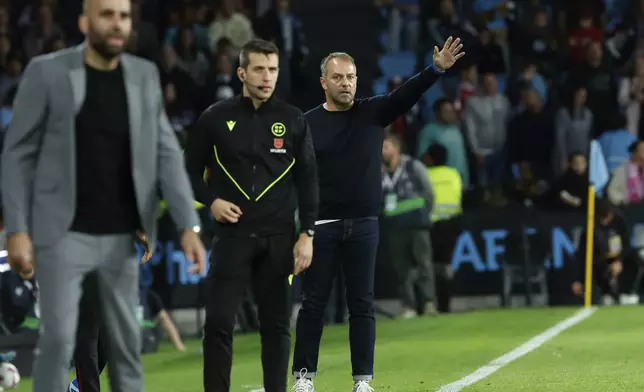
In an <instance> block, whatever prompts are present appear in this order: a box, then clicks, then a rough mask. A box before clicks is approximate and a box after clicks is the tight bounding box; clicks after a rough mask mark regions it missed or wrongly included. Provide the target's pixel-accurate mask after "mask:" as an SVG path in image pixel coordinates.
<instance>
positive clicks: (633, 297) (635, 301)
mask: <svg viewBox="0 0 644 392" xmlns="http://www.w3.org/2000/svg"><path fill="white" fill-rule="evenodd" d="M619 303H620V304H622V305H639V304H640V296H639V295H637V294H622V295H621V296H620V298H619Z"/></svg>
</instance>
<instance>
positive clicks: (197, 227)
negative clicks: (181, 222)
mask: <svg viewBox="0 0 644 392" xmlns="http://www.w3.org/2000/svg"><path fill="white" fill-rule="evenodd" d="M184 231H192V232H193V233H196V234H199V233H201V226H192V227H188V228H186V229H185V230H184Z"/></svg>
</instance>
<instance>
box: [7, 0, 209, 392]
mask: <svg viewBox="0 0 644 392" xmlns="http://www.w3.org/2000/svg"><path fill="white" fill-rule="evenodd" d="M79 26H80V27H81V30H82V31H83V32H84V34H85V35H86V38H87V39H86V42H85V43H84V44H83V45H82V46H80V47H77V48H72V49H67V50H63V51H60V52H56V53H53V54H50V55H45V56H39V57H36V58H35V59H34V60H32V61H31V63H30V64H29V65H28V67H27V69H26V70H25V72H24V76H23V78H22V81H21V84H20V86H19V90H18V94H17V97H16V101H15V106H14V117H13V121H12V123H11V125H10V127H9V129H8V131H7V134H6V138H5V144H4V150H3V154H2V167H1V176H2V178H1V187H2V190H1V191H2V200H3V207H4V219H5V222H4V223H5V227H6V231H7V233H8V239H7V251H8V261H9V263H10V264H11V266H12V267H13V268H14V269H16V270H17V271H18V272H19V273H22V274H29V273H31V272H33V268H34V267H36V275H37V279H38V282H39V285H40V294H41V296H40V298H41V305H40V306H41V337H40V340H39V342H38V352H39V353H38V356H37V359H36V363H35V368H34V378H35V380H34V387H33V390H34V392H59V391H64V390H65V388H66V387H67V374H68V373H67V372H68V369H69V363H70V359H71V357H72V352H73V350H74V341H75V335H76V329H77V318H78V312H79V311H78V303H79V299H80V297H81V294H82V288H81V287H82V286H81V284H82V282H83V280H84V278H85V277H86V276H87V275H88V274H89V273H91V272H95V273H96V274H97V285H98V290H99V295H100V307H101V310H102V312H103V317H102V319H103V320H105V323H106V325H105V327H106V331H107V334H106V335H107V336H105V338H106V340H107V346H106V347H107V349H108V352H107V354H108V365H109V366H108V369H109V373H110V380H111V383H112V388H111V389H112V391H115V392H141V391H142V388H143V385H142V370H141V364H140V358H139V350H140V328H139V323H138V320H137V316H136V307H137V305H138V274H139V265H138V260H137V259H136V250H135V247H134V242H135V233H136V231H139V230H142V231H145V232H146V233H147V234H148V237H149V239H150V244H152V245H153V244H154V243H155V238H156V232H157V228H156V217H157V206H158V196H157V195H158V189H159V188H160V189H161V191H162V193H163V196H164V198H165V200H166V201H167V204H168V207H169V210H170V213H171V215H172V218H173V219H174V221H175V223H176V225H177V228H178V229H179V230H180V231H181V233H182V234H181V245H182V247H183V250H184V252H185V253H186V257H187V258H188V259H190V260H192V261H195V262H196V263H197V266H198V269H199V272H201V273H204V269H205V268H204V263H205V251H204V248H203V244H202V243H201V241H200V239H199V236H198V234H197V233H198V232H199V218H198V216H197V214H196V212H195V211H194V209H193V195H192V191H191V186H190V182H189V180H188V177H187V175H186V172H185V168H184V162H183V157H182V153H181V150H180V148H179V145H178V142H177V139H176V137H175V135H174V132H173V130H172V128H171V127H170V125H169V123H168V120H167V118H166V116H165V114H164V107H163V99H162V93H161V88H160V85H159V76H158V72H157V70H156V68H155V66H154V65H153V64H152V63H150V62H147V61H145V60H142V59H138V58H136V57H134V56H130V55H126V54H121V52H122V51H123V47H124V46H125V43H126V41H127V39H128V37H129V35H130V32H131V19H130V0H86V1H85V5H84V11H83V15H81V17H80V19H79ZM34 250H35V251H34ZM36 261H37V264H36Z"/></svg>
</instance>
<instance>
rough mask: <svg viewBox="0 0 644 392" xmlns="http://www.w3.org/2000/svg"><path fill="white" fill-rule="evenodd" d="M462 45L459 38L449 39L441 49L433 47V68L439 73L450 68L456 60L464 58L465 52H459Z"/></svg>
mask: <svg viewBox="0 0 644 392" xmlns="http://www.w3.org/2000/svg"><path fill="white" fill-rule="evenodd" d="M461 49H463V45H462V44H461V39H460V38H456V39H454V38H452V37H449V38H448V39H447V41H445V45H443V49H440V50H439V49H438V46H434V68H436V69H437V70H439V71H445V70H447V69H450V68H452V66H453V65H454V64H455V63H456V61H457V60H458V59H460V58H461V57H463V56H465V52H461Z"/></svg>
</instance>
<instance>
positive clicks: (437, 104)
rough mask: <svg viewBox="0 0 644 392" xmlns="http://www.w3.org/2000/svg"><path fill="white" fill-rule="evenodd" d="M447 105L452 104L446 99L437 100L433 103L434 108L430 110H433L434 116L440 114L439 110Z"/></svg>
mask: <svg viewBox="0 0 644 392" xmlns="http://www.w3.org/2000/svg"><path fill="white" fill-rule="evenodd" d="M447 104H453V102H452V101H450V100H449V99H447V98H439V99H437V100H436V101H435V102H434V107H433V108H432V109H434V114H436V115H438V114H439V113H440V111H441V109H442V108H443V106H445V105H447Z"/></svg>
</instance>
